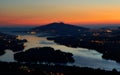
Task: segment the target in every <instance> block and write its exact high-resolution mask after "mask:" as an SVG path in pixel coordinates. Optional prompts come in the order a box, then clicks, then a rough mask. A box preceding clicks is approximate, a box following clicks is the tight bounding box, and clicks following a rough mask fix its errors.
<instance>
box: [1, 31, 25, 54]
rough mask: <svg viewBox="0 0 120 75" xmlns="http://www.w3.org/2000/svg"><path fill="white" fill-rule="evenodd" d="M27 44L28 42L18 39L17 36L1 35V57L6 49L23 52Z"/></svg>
mask: <svg viewBox="0 0 120 75" xmlns="http://www.w3.org/2000/svg"><path fill="white" fill-rule="evenodd" d="M25 42H27V40H25V39H24V40H20V39H17V36H15V35H9V34H4V33H0V55H3V54H4V53H5V52H4V50H6V49H10V50H12V51H14V52H16V51H21V50H23V49H24V43H25Z"/></svg>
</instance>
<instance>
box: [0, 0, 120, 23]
mask: <svg viewBox="0 0 120 75" xmlns="http://www.w3.org/2000/svg"><path fill="white" fill-rule="evenodd" d="M59 21H60V22H61V21H62V22H65V23H71V24H120V0H0V25H40V24H47V23H51V22H59Z"/></svg>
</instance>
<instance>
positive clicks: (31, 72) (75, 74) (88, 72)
mask: <svg viewBox="0 0 120 75" xmlns="http://www.w3.org/2000/svg"><path fill="white" fill-rule="evenodd" d="M109 74H110V75H120V72H118V71H116V70H115V69H113V70H112V71H105V70H101V69H91V68H81V67H76V66H64V65H49V64H48V65H47V64H44V65H43V64H22V63H6V62H0V75H109Z"/></svg>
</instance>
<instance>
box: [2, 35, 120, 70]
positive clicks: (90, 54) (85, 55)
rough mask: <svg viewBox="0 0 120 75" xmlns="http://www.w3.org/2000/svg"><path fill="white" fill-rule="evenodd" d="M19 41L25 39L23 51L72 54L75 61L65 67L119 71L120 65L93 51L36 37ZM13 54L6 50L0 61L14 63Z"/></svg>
mask: <svg viewBox="0 0 120 75" xmlns="http://www.w3.org/2000/svg"><path fill="white" fill-rule="evenodd" d="M21 39H27V40H28V42H26V43H25V44H24V45H25V46H26V47H25V49H24V51H26V50H28V49H30V48H33V47H52V48H54V49H56V50H58V49H59V50H61V51H63V52H70V53H72V54H73V58H74V59H75V62H74V63H69V64H67V65H75V66H80V67H91V68H100V69H105V70H112V69H114V68H115V69H117V70H118V71H120V64H119V63H116V62H115V61H112V60H105V59H102V57H101V56H102V54H101V53H98V52H97V51H95V50H88V49H85V48H71V47H67V46H64V45H59V44H56V43H55V42H54V41H49V40H47V39H46V37H38V36H35V35H21ZM13 54H14V53H13V52H12V51H11V50H6V53H5V54H4V55H2V56H0V61H6V62H15V60H14V57H13Z"/></svg>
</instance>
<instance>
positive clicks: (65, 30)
mask: <svg viewBox="0 0 120 75" xmlns="http://www.w3.org/2000/svg"><path fill="white" fill-rule="evenodd" d="M87 30H89V28H85V27H80V26H75V25H70V24H65V23H63V22H60V23H57V22H54V23H50V24H47V25H43V26H38V27H36V28H33V31H36V32H44V33H49V34H53V35H79V34H80V33H83V32H85V31H87Z"/></svg>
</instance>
